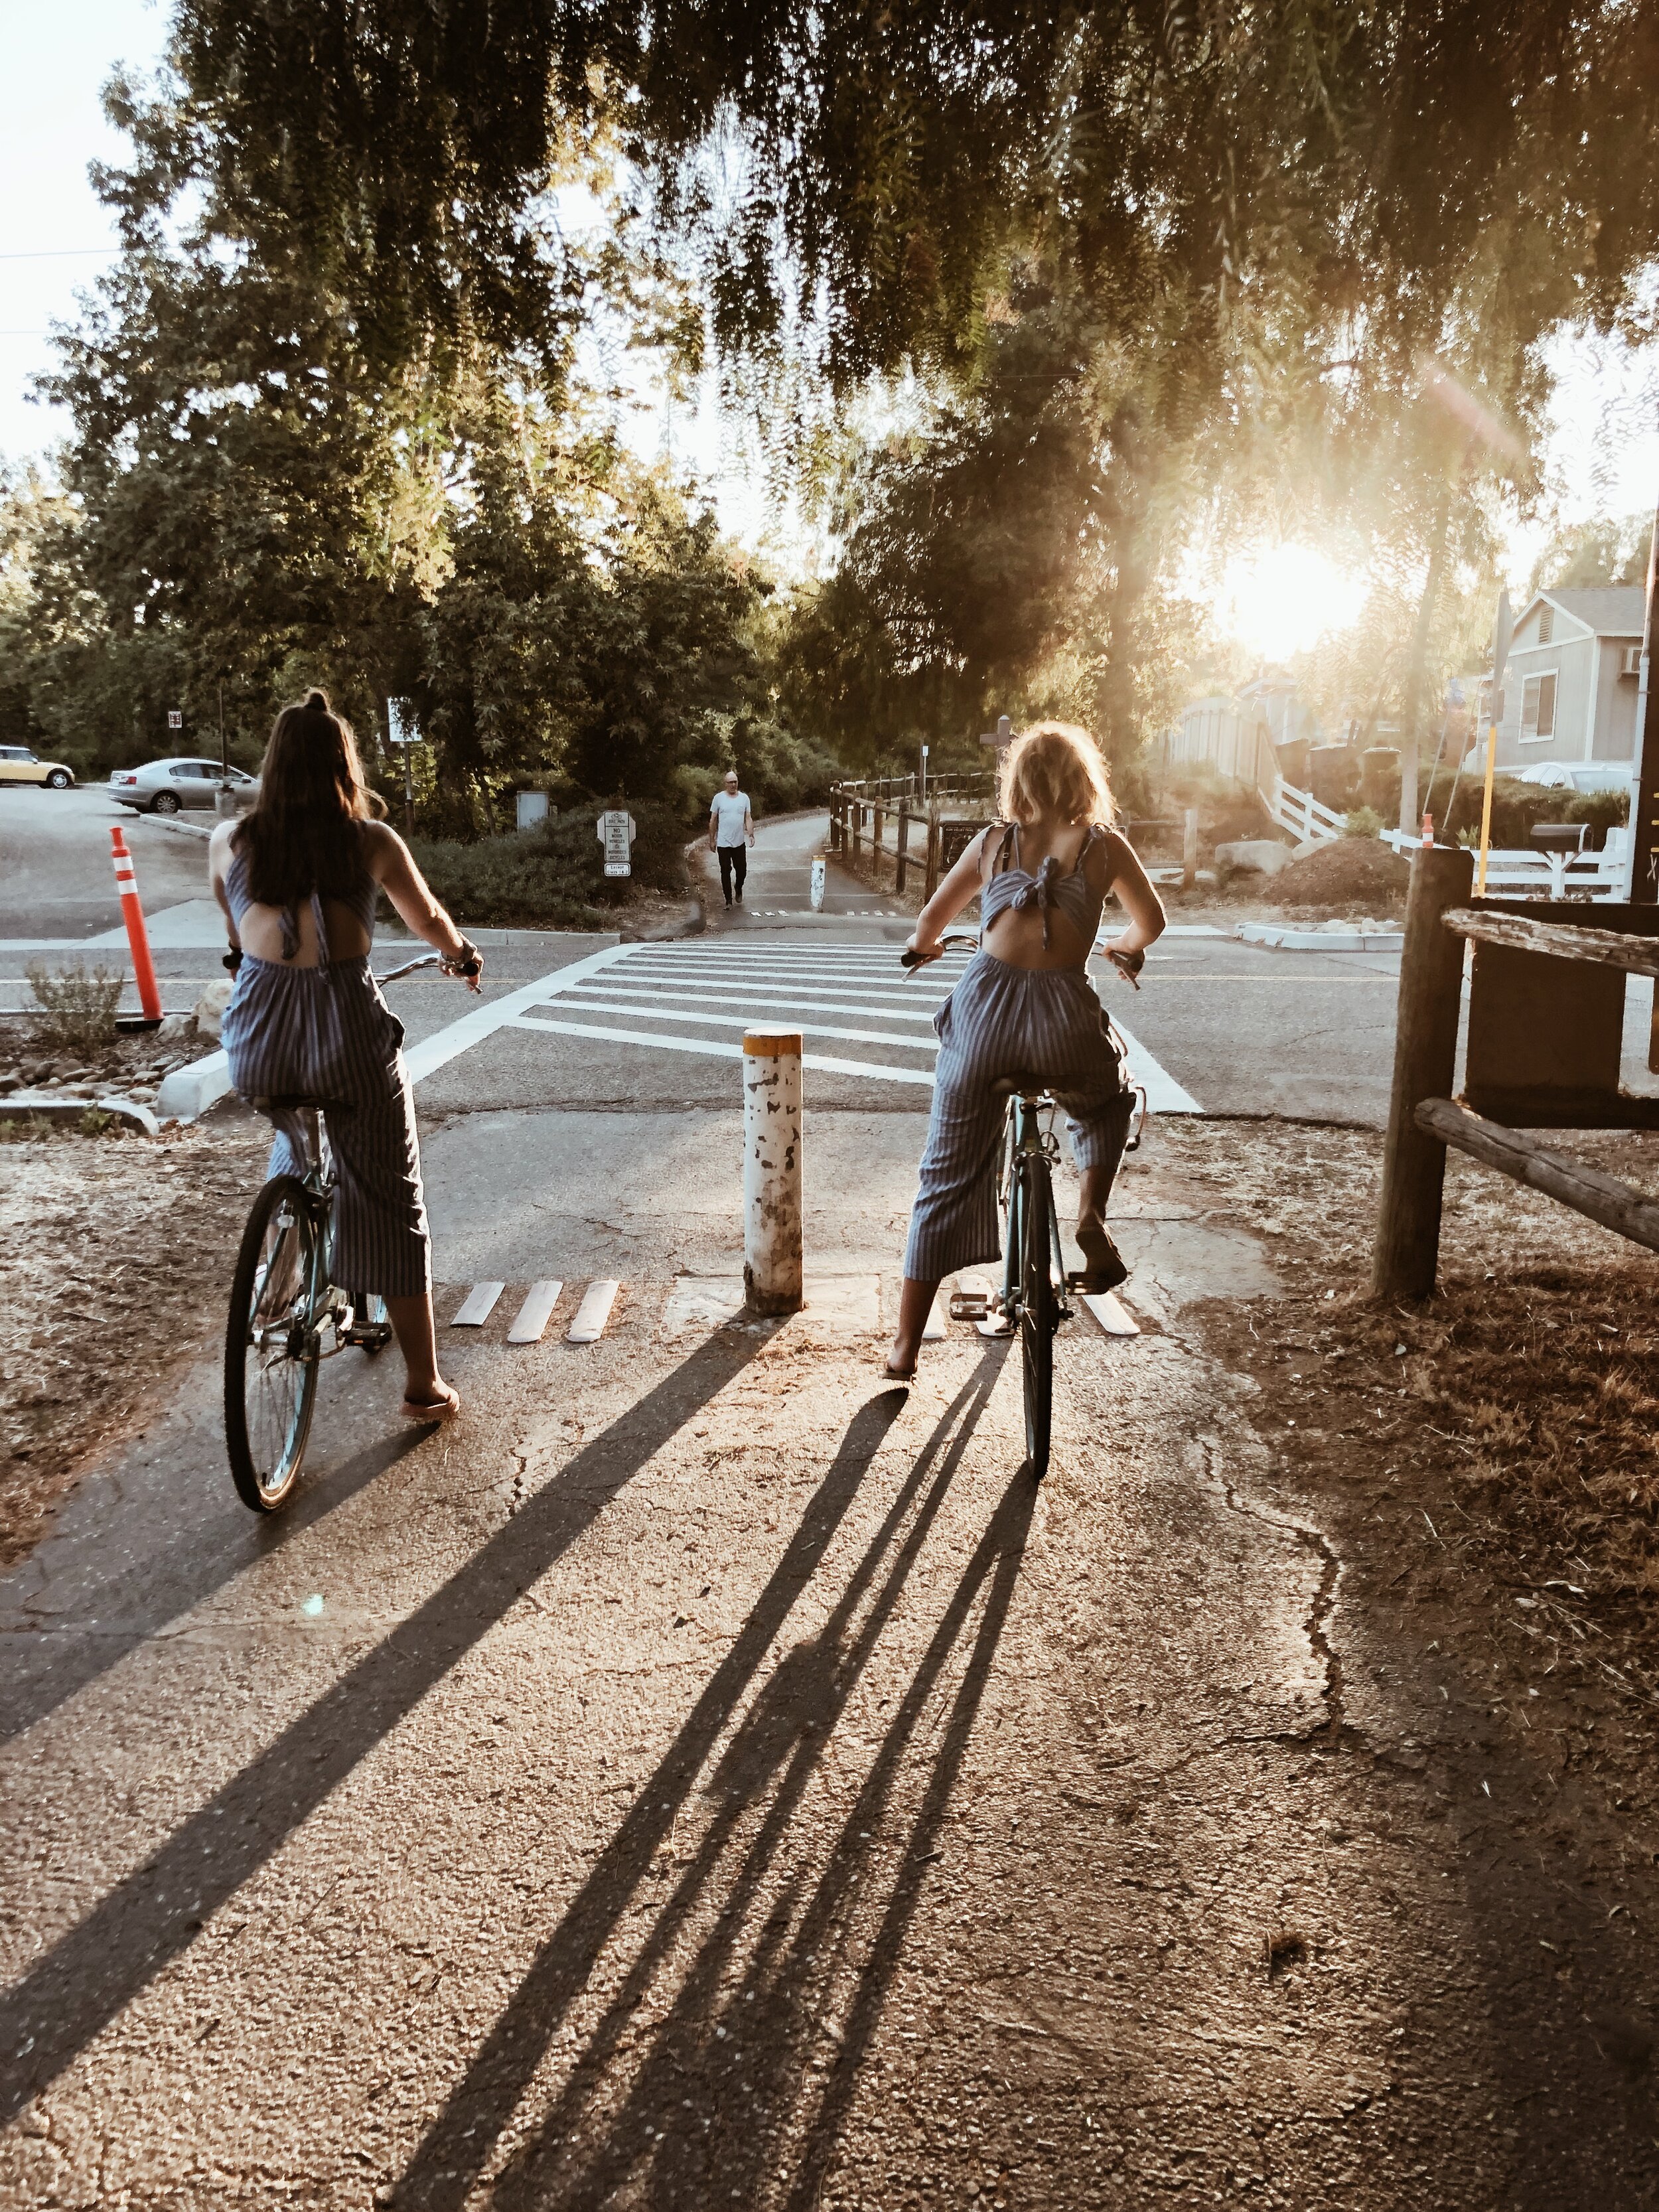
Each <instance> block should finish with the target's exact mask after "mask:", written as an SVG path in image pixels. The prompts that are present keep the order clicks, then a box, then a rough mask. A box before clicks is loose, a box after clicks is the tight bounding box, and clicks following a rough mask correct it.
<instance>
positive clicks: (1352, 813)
mask: <svg viewBox="0 0 1659 2212" xmlns="http://www.w3.org/2000/svg"><path fill="white" fill-rule="evenodd" d="M1382 829H1383V817H1382V816H1381V815H1380V814H1379V813H1378V812H1377V811H1376V808H1375V807H1374V806H1351V807H1350V808H1349V809H1348V811H1347V812H1346V814H1345V815H1344V816H1343V817H1342V835H1343V836H1345V837H1376V836H1379V835H1380V834H1381V832H1382Z"/></svg>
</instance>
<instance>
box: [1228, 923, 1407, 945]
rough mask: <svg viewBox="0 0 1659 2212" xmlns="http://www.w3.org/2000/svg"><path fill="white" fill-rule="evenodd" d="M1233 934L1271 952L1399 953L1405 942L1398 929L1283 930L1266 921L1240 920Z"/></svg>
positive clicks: (1243, 941)
mask: <svg viewBox="0 0 1659 2212" xmlns="http://www.w3.org/2000/svg"><path fill="white" fill-rule="evenodd" d="M1234 934H1235V936H1236V937H1237V939H1238V940H1239V942H1240V943H1241V944H1242V945H1262V946H1264V947H1265V948H1266V949H1267V951H1273V952H1398V951H1400V949H1401V946H1402V945H1404V943H1405V942H1406V938H1405V933H1404V932H1403V931H1402V930H1398V929H1391V930H1386V931H1379V930H1358V929H1285V928H1277V927H1274V926H1273V923H1271V922H1266V921H1241V922H1240V923H1239V924H1238V927H1237V929H1236V931H1235V932H1234Z"/></svg>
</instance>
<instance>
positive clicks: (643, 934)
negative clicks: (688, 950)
mask: <svg viewBox="0 0 1659 2212" xmlns="http://www.w3.org/2000/svg"><path fill="white" fill-rule="evenodd" d="M707 928H708V916H707V915H705V914H704V912H703V910H702V900H701V899H700V898H693V899H690V900H688V902H687V903H686V908H685V919H684V921H665V922H664V923H662V924H661V925H660V927H658V928H656V929H624V930H621V931H619V932H618V933H617V943H618V944H619V945H671V944H672V943H674V941H675V940H676V939H678V938H682V937H701V936H702V933H703V932H704V930H705V929H707Z"/></svg>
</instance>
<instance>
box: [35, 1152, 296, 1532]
mask: <svg viewBox="0 0 1659 2212" xmlns="http://www.w3.org/2000/svg"><path fill="white" fill-rule="evenodd" d="M267 1149H268V1147H267V1145H266V1144H265V1143H264V1142H262V1141H261V1139H260V1138H259V1137H258V1133H256V1132H253V1131H252V1130H248V1129H246V1128H243V1129H233V1128H231V1127H220V1126H213V1127H206V1128H193V1129H179V1130H169V1131H168V1132H167V1133H165V1134H164V1135H163V1136H162V1137H161V1138H160V1139H146V1138H142V1137H137V1136H126V1135H123V1134H121V1133H119V1131H118V1130H115V1131H111V1132H109V1133H106V1134H104V1135H102V1136H96V1137H88V1136H82V1135H81V1134H80V1133H78V1132H74V1131H69V1130H62V1129H59V1130H54V1131H43V1132H42V1133H40V1135H38V1136H35V1137H25V1138H23V1139H21V1140H18V1141H13V1142H9V1143H5V1144H0V1568H3V1567H7V1566H9V1565H12V1564H13V1563H14V1561H15V1560H16V1559H20V1558H21V1557H22V1555H23V1554H24V1553H26V1552H27V1549H28V1547H30V1545H31V1544H33V1542H34V1541H36V1540H37V1538H38V1537H40V1534H42V1533H43V1532H44V1530H45V1529H46V1527H47V1525H48V1524H49V1521H50V1517H51V1514H52V1508H53V1506H54V1505H55V1504H56V1503H57V1501H58V1499H59V1498H61V1497H62V1496H63V1494H64V1492H65V1490H66V1489H67V1488H68V1486H70V1484H71V1483H72V1482H73V1480H74V1479H75V1475H76V1472H77V1470H78V1469H79V1468H81V1467H82V1466H83V1465H84V1464H86V1462H88V1460H90V1459H91V1458H93V1457H94V1455H96V1454H97V1453H98V1452H99V1451H100V1449H102V1448H103V1447H104V1446H105V1445H106V1443H110V1442H112V1441H113V1440H114V1439H116V1438H118V1437H121V1436H124V1435H131V1434H135V1433H137V1432H139V1431H142V1430H143V1425H144V1423H145V1420H146V1419H147V1418H148V1416H149V1413H150V1411H151V1410H152V1409H153V1408H155V1407H156V1406H158V1405H159V1404H161V1403H162V1402H164V1401H165V1398H166V1395H167V1386H168V1383H169V1382H170V1380H171V1379H172V1377H173V1376H174V1375H175V1374H176V1372H177V1371H178V1370H179V1368H180V1367H181V1366H182V1365H184V1364H187V1363H188V1362H189V1361H190V1360H191V1359H192V1358H197V1356H199V1354H200V1353H201V1352H202V1351H203V1350H204V1347H205V1346H207V1345H209V1344H210V1341H211V1340H213V1339H214V1338H215V1337H216V1336H217V1335H218V1334H220V1332H221V1331H222V1328H223V1326H224V1310H223V1289H224V1285H225V1284H226V1283H227V1282H228V1280H229V1275H230V1269H231V1266H232V1263H233V1261H234V1255H235V1251H236V1244H237V1240H238V1238H239V1237H240V1235H241V1228H242V1223H243V1221H244V1220H245V1218H246V1214H247V1208H248V1201H249V1199H250V1197H251V1195H252V1191H253V1190H254V1189H256V1188H258V1181H259V1176H260V1171H261V1169H262V1167H263V1164H264V1155H265V1152H266V1150H267Z"/></svg>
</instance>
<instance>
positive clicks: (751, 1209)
mask: <svg viewBox="0 0 1659 2212" xmlns="http://www.w3.org/2000/svg"><path fill="white" fill-rule="evenodd" d="M800 1054H801V1036H800V1032H799V1030H785V1031H782V1032H777V1031H774V1030H747V1031H745V1032H744V1040H743V1286H744V1292H745V1294H746V1295H747V1298H748V1302H749V1309H750V1312H751V1313H758V1314H790V1313H799V1311H800V1308H801V1303H802V1293H801V1273H802V1270H801V1213H800Z"/></svg>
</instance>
